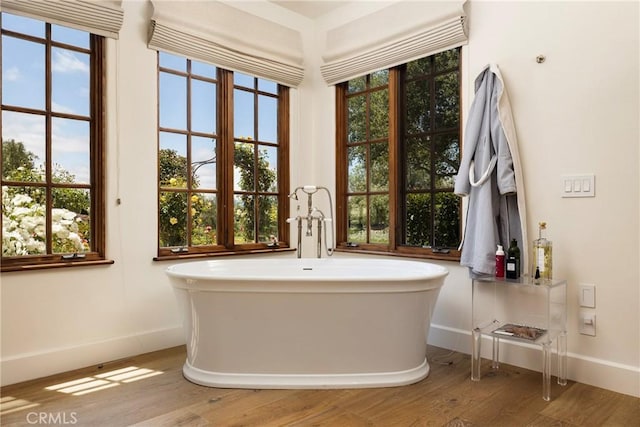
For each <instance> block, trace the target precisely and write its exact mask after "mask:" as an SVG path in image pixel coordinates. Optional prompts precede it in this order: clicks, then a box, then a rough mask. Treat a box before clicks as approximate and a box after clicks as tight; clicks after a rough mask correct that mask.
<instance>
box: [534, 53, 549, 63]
mask: <svg viewBox="0 0 640 427" xmlns="http://www.w3.org/2000/svg"><path fill="white" fill-rule="evenodd" d="M546 59H547V58H546V57H545V56H544V55H538V56H536V62H537V63H538V64H542V63H543V62H544V61H545V60H546Z"/></svg>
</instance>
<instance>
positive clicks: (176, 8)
mask: <svg viewBox="0 0 640 427" xmlns="http://www.w3.org/2000/svg"><path fill="white" fill-rule="evenodd" d="M152 4H153V7H154V12H153V16H152V18H151V29H150V37H149V44H148V46H149V48H151V49H156V50H160V51H164V52H168V53H173V54H178V55H183V56H187V57H189V58H191V59H196V60H199V61H204V62H208V63H211V64H213V65H216V66H219V67H222V68H226V69H229V70H233V71H239V72H242V73H247V74H251V75H254V76H257V77H262V78H265V79H269V80H273V81H276V82H278V83H281V84H284V85H286V86H290V87H296V86H298V85H299V84H300V82H301V81H302V79H303V77H304V68H303V53H302V37H301V35H300V33H299V32H297V31H295V30H293V29H291V28H288V27H284V26H282V25H279V24H277V23H275V22H271V21H268V20H266V19H263V18H261V17H258V16H255V15H252V14H250V13H247V12H244V11H242V10H239V9H236V8H234V7H232V6H228V5H226V4H224V3H222V2H219V1H207V2H194V1H170V2H167V1H159V0H152Z"/></svg>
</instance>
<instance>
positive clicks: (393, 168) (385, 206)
mask: <svg viewBox="0 0 640 427" xmlns="http://www.w3.org/2000/svg"><path fill="white" fill-rule="evenodd" d="M336 90H337V96H336V99H337V107H336V112H337V119H336V123H337V135H338V138H337V144H338V147H337V148H338V151H337V153H338V159H339V161H338V165H337V168H336V169H337V181H336V182H337V190H338V191H337V193H338V204H337V217H338V218H337V229H336V230H337V233H338V238H337V240H338V242H339V243H340V244H339V247H340V248H342V249H345V250H362V251H373V252H383V253H390V254H398V255H407V256H426V257H433V258H443V259H450V258H456V257H459V252H458V251H457V246H458V244H459V243H460V204H461V202H460V198H459V197H457V196H455V195H454V194H453V184H454V176H455V174H456V173H457V170H458V165H459V159H460V49H459V48H456V49H452V50H449V51H445V52H442V53H438V54H435V55H432V56H429V57H426V58H422V59H418V60H416V61H413V62H410V63H407V64H403V65H400V66H397V67H394V68H391V69H388V70H382V71H377V72H374V73H372V74H369V75H366V76H362V77H358V78H355V79H352V80H349V81H348V82H345V83H342V84H340V85H338V86H337V89H336Z"/></svg>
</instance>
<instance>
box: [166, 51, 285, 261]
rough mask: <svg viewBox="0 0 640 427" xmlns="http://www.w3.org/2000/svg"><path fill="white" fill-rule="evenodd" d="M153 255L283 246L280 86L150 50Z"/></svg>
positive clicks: (282, 92)
mask: <svg viewBox="0 0 640 427" xmlns="http://www.w3.org/2000/svg"><path fill="white" fill-rule="evenodd" d="M158 65H159V72H158V87H159V98H160V100H159V114H158V120H159V132H158V141H159V151H158V157H159V162H158V180H159V181H158V183H159V193H158V236H159V237H158V257H159V258H173V257H176V256H193V255H195V256H203V255H210V254H216V253H220V254H224V253H243V252H244V253H251V252H255V251H262V250H274V249H276V248H286V247H287V246H288V241H289V237H288V233H289V231H288V230H289V228H288V227H287V224H286V218H287V216H288V199H287V189H288V186H289V179H288V170H289V161H288V117H289V113H288V89H287V88H286V87H283V86H280V85H278V84H276V83H274V82H271V81H268V80H264V79H260V78H256V77H253V76H248V75H246V74H242V73H239V72H231V71H227V70H224V69H221V68H217V67H214V66H212V65H208V64H205V63H202V62H198V61H195V60H190V59H186V58H184V57H180V56H175V55H171V54H166V53H162V52H160V53H159V54H158Z"/></svg>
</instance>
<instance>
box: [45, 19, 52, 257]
mask: <svg viewBox="0 0 640 427" xmlns="http://www.w3.org/2000/svg"><path fill="white" fill-rule="evenodd" d="M45 40H46V42H45V49H44V52H45V53H44V56H45V59H44V64H45V66H44V67H45V91H44V92H45V106H44V108H45V155H44V157H45V162H44V165H45V166H44V169H45V178H44V179H45V183H46V192H45V193H46V202H45V212H46V214H45V216H46V217H45V230H46V231H45V245H46V251H47V253H48V254H53V217H52V212H53V209H52V208H53V187H52V183H53V179H52V177H53V165H52V162H51V154H52V151H53V150H52V143H53V136H52V133H53V126H52V125H53V123H52V118H51V89H52V86H53V81H52V70H51V56H52V55H51V24H45Z"/></svg>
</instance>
